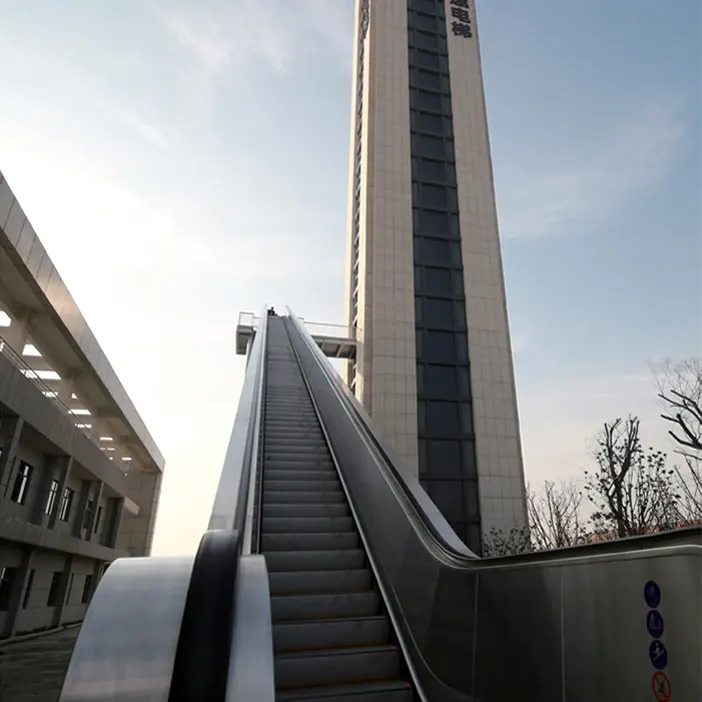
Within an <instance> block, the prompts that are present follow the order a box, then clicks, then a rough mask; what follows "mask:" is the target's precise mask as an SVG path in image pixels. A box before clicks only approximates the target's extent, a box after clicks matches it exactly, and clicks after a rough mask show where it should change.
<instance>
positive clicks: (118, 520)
mask: <svg viewBox="0 0 702 702" xmlns="http://www.w3.org/2000/svg"><path fill="white" fill-rule="evenodd" d="M114 504H115V515H114V519H113V521H112V533H111V534H110V540H109V546H110V548H117V537H118V536H119V530H120V527H121V526H122V518H123V515H124V498H122V499H120V500H117V501H116V502H115V503H114Z"/></svg>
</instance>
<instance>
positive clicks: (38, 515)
mask: <svg viewBox="0 0 702 702" xmlns="http://www.w3.org/2000/svg"><path fill="white" fill-rule="evenodd" d="M54 466H55V462H54V460H53V459H50V458H47V459H46V465H45V466H44V468H43V469H42V470H40V471H39V487H38V488H37V491H36V493H35V495H34V502H33V504H32V505H31V507H30V510H29V518H28V521H29V522H31V523H32V524H37V525H38V526H41V527H45V526H46V524H47V522H48V515H47V514H46V504H47V502H48V500H49V493H50V491H51V482H52V480H54Z"/></svg>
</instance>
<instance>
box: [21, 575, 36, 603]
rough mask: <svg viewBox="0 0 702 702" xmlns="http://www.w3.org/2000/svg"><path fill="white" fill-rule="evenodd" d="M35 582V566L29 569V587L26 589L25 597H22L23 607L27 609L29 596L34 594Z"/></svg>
mask: <svg viewBox="0 0 702 702" xmlns="http://www.w3.org/2000/svg"><path fill="white" fill-rule="evenodd" d="M33 584H34V568H32V569H31V570H30V571H29V578H27V588H26V589H25V591H24V597H23V598H22V609H27V605H28V604H29V596H30V595H31V594H32V585H33Z"/></svg>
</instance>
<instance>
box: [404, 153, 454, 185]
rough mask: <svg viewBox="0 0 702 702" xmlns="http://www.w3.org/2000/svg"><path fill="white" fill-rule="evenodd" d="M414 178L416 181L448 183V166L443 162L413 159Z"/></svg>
mask: <svg viewBox="0 0 702 702" xmlns="http://www.w3.org/2000/svg"><path fill="white" fill-rule="evenodd" d="M412 178H413V179H414V180H416V181H420V182H421V181H434V182H436V183H445V182H446V164H445V163H444V162H443V161H429V160H427V159H419V158H413V159H412Z"/></svg>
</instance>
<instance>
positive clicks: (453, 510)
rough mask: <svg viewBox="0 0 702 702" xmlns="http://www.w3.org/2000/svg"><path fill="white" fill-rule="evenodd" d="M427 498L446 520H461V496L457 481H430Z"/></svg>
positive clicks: (459, 484) (459, 485) (462, 517)
mask: <svg viewBox="0 0 702 702" xmlns="http://www.w3.org/2000/svg"><path fill="white" fill-rule="evenodd" d="M429 497H431V499H432V500H433V501H434V504H435V505H436V506H437V507H438V508H439V510H440V511H441V513H442V514H443V515H444V517H446V519H447V520H449V521H450V520H452V519H457V520H463V519H464V516H463V495H462V494H461V483H460V481H458V480H432V481H431V482H430V483H429Z"/></svg>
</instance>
